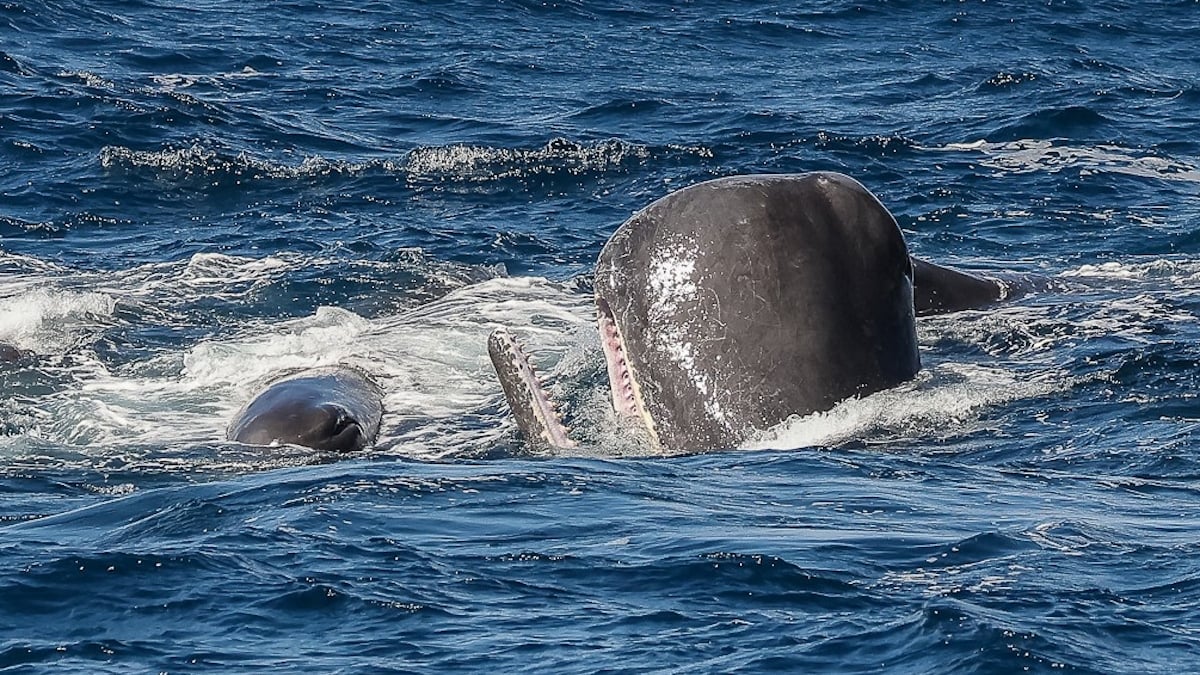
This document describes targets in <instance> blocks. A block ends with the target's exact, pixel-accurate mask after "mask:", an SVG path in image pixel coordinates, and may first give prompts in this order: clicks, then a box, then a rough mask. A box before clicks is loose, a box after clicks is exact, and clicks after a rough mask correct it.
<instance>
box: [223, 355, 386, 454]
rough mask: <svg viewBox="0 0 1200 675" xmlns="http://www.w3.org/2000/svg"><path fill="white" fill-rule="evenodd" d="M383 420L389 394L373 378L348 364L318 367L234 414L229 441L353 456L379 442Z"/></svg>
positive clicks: (268, 390)
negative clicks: (380, 425)
mask: <svg viewBox="0 0 1200 675" xmlns="http://www.w3.org/2000/svg"><path fill="white" fill-rule="evenodd" d="M382 416H383V392H382V391H381V390H380V388H379V385H377V384H376V383H375V382H374V381H373V380H372V379H371V378H370V377H369V376H368V375H366V374H365V373H363V372H362V371H360V370H358V369H357V368H351V367H348V366H329V367H324V368H314V369H311V370H305V371H300V372H299V373H296V374H291V375H288V376H285V377H281V378H280V379H278V380H276V381H275V382H272V383H271V384H270V385H269V386H268V387H267V388H265V389H264V390H262V391H261V392H259V393H258V395H256V396H255V397H254V399H253V400H251V401H250V402H249V403H248V404H246V406H245V407H244V408H242V409H241V410H240V411H239V412H238V413H237V415H235V416H234V418H233V421H232V422H231V423H230V425H229V429H228V430H227V432H226V437H227V438H228V439H229V440H231V441H237V442H239V443H246V444H249V445H276V444H282V443H289V444H292V445H300V446H304V447H308V448H313V449H315V450H331V451H338V452H352V451H355V450H361V449H363V448H365V447H366V446H368V445H370V444H371V443H373V442H374V441H375V437H376V436H377V435H378V433H379V422H380V419H381V418H382Z"/></svg>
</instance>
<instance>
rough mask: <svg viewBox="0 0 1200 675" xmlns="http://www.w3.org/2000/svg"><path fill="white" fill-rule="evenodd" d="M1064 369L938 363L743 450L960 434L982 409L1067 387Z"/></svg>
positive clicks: (778, 430) (766, 434)
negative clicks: (1023, 369)
mask: <svg viewBox="0 0 1200 675" xmlns="http://www.w3.org/2000/svg"><path fill="white" fill-rule="evenodd" d="M1070 384H1071V380H1070V378H1069V377H1067V376H1066V374H1065V373H1062V372H1056V371H1043V372H1039V373H1035V374H1032V375H1030V374H1026V373H1018V372H1015V371H1010V370H1005V369H1003V368H994V367H985V366H978V365H972V364H954V363H948V364H941V365H937V366H934V367H932V368H927V369H925V370H923V371H921V372H920V373H919V374H918V376H917V378H916V379H915V380H913V381H911V382H908V383H906V384H903V385H901V386H899V387H896V388H894V389H888V390H886V391H881V392H877V393H875V394H872V395H870V396H866V397H864V398H852V399H848V400H846V401H843V402H841V403H839V404H838V405H836V406H834V408H833V409H832V410H829V411H828V412H823V413H814V414H812V415H807V416H804V417H794V418H792V419H789V420H787V421H786V422H784V423H782V424H780V425H778V426H776V427H775V428H773V429H771V430H769V431H767V432H764V433H763V434H762V435H761V436H760V437H758V438H755V439H753V440H751V441H750V442H748V443H745V444H744V445H743V447H744V448H745V449H751V450H757V449H767V448H802V447H812V446H833V445H838V444H840V443H844V442H846V441H849V440H852V439H865V440H868V441H869V440H878V441H880V442H882V441H885V440H887V441H891V440H895V439H896V438H898V437H899V438H917V437H928V436H941V435H944V434H946V433H951V434H963V433H969V432H971V431H974V430H976V428H977V425H976V422H977V420H978V417H979V415H980V413H981V412H983V411H985V410H987V409H990V408H993V407H996V406H999V405H1003V404H1006V403H1010V402H1012V401H1018V400H1022V399H1026V398H1033V397H1037V396H1044V395H1047V394H1050V393H1052V392H1054V391H1059V390H1062V389H1065V388H1067V387H1069V386H1070Z"/></svg>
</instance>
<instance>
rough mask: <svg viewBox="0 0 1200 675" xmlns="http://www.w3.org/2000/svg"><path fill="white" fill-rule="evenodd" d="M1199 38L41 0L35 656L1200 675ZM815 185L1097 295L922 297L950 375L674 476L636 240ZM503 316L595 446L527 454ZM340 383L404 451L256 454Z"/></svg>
mask: <svg viewBox="0 0 1200 675" xmlns="http://www.w3.org/2000/svg"><path fill="white" fill-rule="evenodd" d="M600 5H604V6H603V7H601V6H600ZM797 5H798V7H797ZM1198 35H1200V3H1197V2H1194V1H1184V0H1150V1H1147V2H1120V3H1117V2H1108V1H1104V0H1097V1H1091V2H1077V1H1060V0H1048V1H1042V2H1038V3H1032V2H1016V1H1013V2H924V1H921V2H918V1H916V0H910V1H894V2H887V1H883V0H873V1H872V0H866V1H864V0H859V1H858V2H844V1H840V0H838V1H834V0H830V1H825V2H816V1H814V2H805V3H781V2H765V1H764V2H739V3H720V2H715V1H713V0H697V1H696V2H679V3H665V2H648V3H644V2H636V3H634V2H628V3H627V2H613V3H578V2H557V3H556V2H525V1H521V2H495V1H491V0H489V1H486V2H485V1H482V0H480V1H474V2H467V1H463V2H456V3H424V2H382V1H380V2H371V1H366V0H351V1H350V2H341V3H331V4H322V3H317V2H307V1H290V2H270V3H266V2H249V3H247V2H239V3H234V2H219V1H209V0H194V1H193V2H189V3H175V2H159V1H147V0H141V1H132V2H130V1H123V2H115V1H111V0H99V1H97V0H89V2H86V3H85V2H75V1H65V2H63V1H58V0H53V1H50V0H5V1H4V2H2V3H0V341H2V342H7V343H10V344H15V345H17V346H19V347H20V348H22V349H26V350H30V351H32V352H34V354H35V355H34V356H33V357H31V358H29V359H26V360H23V361H21V362H19V363H17V364H8V365H4V366H2V367H0V383H2V386H0V431H2V433H3V435H2V436H0V672H5V673H8V672H13V673H42V672H55V673H61V672H79V673H98V672H114V673H118V672H119V673H127V672H172V673H175V672H181V673H187V672H205V671H211V672H222V673H225V672H340V673H361V672H479V671H499V672H509V671H515V670H517V669H524V668H527V667H528V668H533V669H536V670H537V671H541V672H559V673H568V672H575V673H591V672H656V673H657V672H662V673H668V672H689V673H690V672H710V673H725V672H754V673H757V672H838V673H867V672H872V673H873V672H897V673H1011V672H1021V671H1032V672H1059V671H1070V672H1081V673H1153V672H1158V673H1177V672H1187V671H1191V672H1200V629H1198V628H1197V626H1200V562H1197V559H1198V558H1200V522H1198V519H1197V513H1198V511H1200V488H1198V487H1197V484H1196V481H1197V479H1200V442H1198V441H1200V400H1198V399H1197V394H1196V392H1197V391H1198V390H1200V375H1198V374H1197V373H1198V366H1200V325H1198V322H1197V317H1198V316H1200V260H1198V259H1197V254H1198V253H1200V59H1197V57H1196V40H1197V36H1198ZM818 169H820V170H837V171H843V172H845V173H848V174H850V175H852V176H854V177H855V178H857V179H858V180H860V181H861V182H863V183H864V184H865V185H867V186H868V187H869V188H871V189H872V190H873V191H874V192H876V194H878V195H879V197H880V199H881V200H882V201H883V203H884V204H886V205H887V206H888V207H889V208H890V209H891V210H892V211H893V213H894V214H895V215H896V217H897V219H898V220H899V222H900V224H901V226H902V228H903V229H904V231H905V235H906V237H907V239H908V241H909V245H910V247H911V248H912V249H913V251H914V252H915V253H916V254H918V255H921V256H924V257H926V258H928V259H932V260H935V261H939V262H943V263H950V264H955V265H959V266H961V267H964V268H968V269H977V270H996V269H1003V270H1015V271H1019V272H1032V273H1037V274H1040V275H1045V276H1048V277H1051V278H1054V279H1056V280H1058V281H1061V282H1062V283H1061V284H1058V285H1060V286H1061V288H1060V289H1058V290H1054V291H1045V292H1041V293H1037V294H1034V295H1031V296H1027V297H1025V298H1021V299H1019V300H1016V301H1014V302H1010V303H1006V304H1004V305H1001V306H999V307H996V308H992V309H989V310H987V311H969V312H961V313H957V314H952V315H946V316H941V317H936V318H932V319H922V320H921V321H920V324H919V332H920V339H921V345H922V360H923V362H924V364H925V369H924V371H923V373H922V374H921V376H920V377H919V378H918V379H917V380H916V381H915V382H913V383H911V384H908V385H905V386H903V387H901V388H899V389H898V390H894V391H889V392H882V393H880V394H877V395H874V396H871V397H868V398H866V399H863V400H857V401H849V402H846V403H844V404H842V405H840V406H839V407H837V408H836V409H834V410H833V411H831V412H830V413H828V414H825V415H815V416H810V417H808V418H804V419H800V420H794V421H792V422H791V423H789V424H787V425H786V426H785V427H784V428H781V429H776V430H774V431H773V433H772V435H771V436H769V437H768V439H767V440H765V441H763V442H761V443H758V444H757V445H759V446H762V448H759V449H743V450H723V451H715V452H712V453H708V454H703V455H695V456H686V457H650V456H646V453H645V452H644V450H643V449H642V448H641V447H640V446H638V445H637V444H636V442H634V441H633V440H631V439H630V438H628V437H626V436H625V435H624V434H622V432H621V431H620V429H619V428H617V427H616V425H615V424H613V421H612V419H611V413H608V412H607V411H606V408H605V405H604V397H605V394H604V392H603V391H602V387H601V377H602V376H601V371H602V368H603V366H602V359H601V357H600V355H599V346H598V344H597V340H596V337H595V331H594V328H592V325H591V321H592V313H591V309H590V299H589V285H590V279H589V278H588V274H589V272H590V270H591V267H592V264H593V262H594V260H595V257H596V255H597V253H598V252H599V250H600V247H601V246H602V245H603V243H604V241H605V239H606V238H607V236H608V235H609V234H611V233H612V231H613V230H614V229H615V228H616V227H617V226H618V225H619V224H620V223H621V222H622V221H623V220H624V219H625V218H626V217H628V216H629V214H630V213H632V212H633V211H635V210H636V209H638V208H640V207H642V206H645V205H646V204H648V203H649V202H651V201H653V200H654V199H656V198H658V197H660V196H662V195H664V194H666V193H667V192H669V191H671V190H672V189H676V188H678V187H682V186H685V185H689V184H692V183H695V182H699V181H701V180H705V179H708V178H712V177H716V176H723V175H730V174H739V173H750V172H797V171H810V170H818ZM499 325H508V326H511V327H512V328H513V330H514V332H516V333H518V334H519V335H520V336H521V337H522V338H523V339H524V340H525V341H526V342H527V343H528V344H529V345H530V349H531V351H532V352H533V354H534V357H535V359H536V360H538V361H539V362H541V363H542V366H543V368H544V369H545V370H546V371H547V372H548V373H549V374H550V375H551V376H552V377H553V378H554V379H555V380H556V382H557V383H558V384H556V385H555V390H556V392H557V393H558V394H559V395H560V396H562V397H564V398H565V399H566V400H567V402H568V404H569V405H570V413H571V416H572V417H573V418H574V419H575V421H576V424H577V428H578V432H579V434H580V435H581V436H582V437H584V438H585V439H586V442H585V443H584V444H583V446H582V447H581V448H580V449H579V451H578V453H576V454H575V455H573V456H564V457H545V456H536V455H532V454H531V453H530V452H529V451H528V449H527V448H526V447H525V446H524V445H523V444H522V442H521V441H520V439H519V438H518V437H517V436H516V435H515V432H514V429H513V427H512V425H511V423H510V422H509V421H508V419H507V413H506V409H505V406H504V403H503V400H502V397H501V393H500V389H499V387H498V386H497V384H496V383H495V381H494V379H493V378H492V376H491V371H490V365H489V364H488V361H487V356H486V350H485V343H484V340H485V337H486V335H487V334H488V332H489V331H490V330H491V329H493V328H494V327H496V326H499ZM334 362H349V363H354V364H357V365H361V366H363V367H365V368H367V369H369V370H371V371H372V372H373V373H375V374H376V375H377V377H378V378H379V380H380V381H381V383H382V384H383V385H384V386H385V388H386V389H387V398H386V401H385V405H386V408H387V414H386V416H385V420H384V425H383V426H384V428H383V431H382V434H381V438H380V440H379V443H378V444H377V446H376V447H375V448H374V449H373V450H370V451H368V452H365V453H363V454H361V455H357V456H355V457H353V458H350V459H342V460H340V461H334V458H330V457H320V456H314V454H313V453H311V452H307V451H301V450H298V449H277V450H263V449H254V448H247V447H242V446H238V445H236V444H231V443H227V442H225V441H223V440H222V439H223V437H224V428H225V425H226V423H227V422H228V420H229V417H230V415H231V414H232V413H233V411H235V410H236V409H237V408H238V407H239V406H240V405H242V404H243V403H244V402H245V401H246V400H248V398H249V397H250V396H251V395H252V394H253V393H254V392H255V391H256V388H257V387H258V386H259V385H260V384H261V383H262V382H263V381H264V378H267V377H269V376H270V374H271V373H273V372H276V371H278V370H280V369H282V368H291V367H302V366H310V365H318V364H325V363H334Z"/></svg>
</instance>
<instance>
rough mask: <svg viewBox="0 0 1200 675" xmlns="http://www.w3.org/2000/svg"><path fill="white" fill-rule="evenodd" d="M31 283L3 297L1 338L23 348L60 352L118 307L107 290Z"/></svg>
mask: <svg viewBox="0 0 1200 675" xmlns="http://www.w3.org/2000/svg"><path fill="white" fill-rule="evenodd" d="M32 285H34V284H32V283H24V282H21V283H19V284H18V287H19V288H20V290H17V291H16V292H13V293H12V294H11V295H8V296H7V297H3V298H0V341H2V342H6V343H8V344H11V345H13V346H16V347H19V348H21V349H27V350H30V351H34V352H38V353H42V354H61V353H63V352H65V351H67V350H68V349H69V348H71V347H73V346H75V344H76V343H77V341H78V339H79V338H80V334H81V332H83V331H85V330H86V329H88V328H89V327H93V326H95V325H96V324H98V323H101V322H103V321H104V320H105V319H107V318H108V317H111V316H112V313H113V310H114V309H115V307H116V301H115V300H114V299H113V298H112V296H109V295H107V294H104V293H80V292H76V291H67V290H58V289H54V288H33V289H30V286H32ZM5 291H6V292H9V291H11V289H9V288H5Z"/></svg>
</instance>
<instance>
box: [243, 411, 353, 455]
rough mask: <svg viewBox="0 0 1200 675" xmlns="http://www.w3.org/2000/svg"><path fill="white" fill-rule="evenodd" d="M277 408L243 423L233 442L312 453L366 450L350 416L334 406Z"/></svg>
mask: <svg viewBox="0 0 1200 675" xmlns="http://www.w3.org/2000/svg"><path fill="white" fill-rule="evenodd" d="M298 403H299V404H298V405H296V406H294V407H293V408H292V409H290V410H280V409H278V408H275V409H272V410H270V411H269V414H262V415H257V416H255V417H252V418H248V419H246V420H244V421H243V423H242V424H241V425H240V426H239V428H238V429H237V430H236V431H235V433H234V440H236V441H238V442H241V443H247V444H250V445H280V444H284V443H290V444H292V445H302V446H304V447H306V448H313V449H314V450H334V451H341V452H348V451H353V450H361V449H362V448H364V447H366V445H367V443H368V439H367V436H366V434H365V433H364V431H363V428H362V425H360V424H359V423H358V422H357V421H356V420H355V419H354V418H353V417H352V416H351V415H350V413H349V412H348V411H347V410H346V409H345V408H344V407H342V406H340V405H337V404H335V403H319V404H315V405H305V404H304V402H298Z"/></svg>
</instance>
